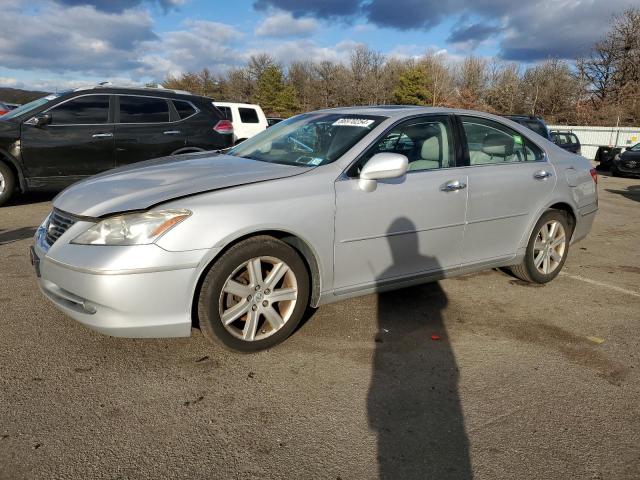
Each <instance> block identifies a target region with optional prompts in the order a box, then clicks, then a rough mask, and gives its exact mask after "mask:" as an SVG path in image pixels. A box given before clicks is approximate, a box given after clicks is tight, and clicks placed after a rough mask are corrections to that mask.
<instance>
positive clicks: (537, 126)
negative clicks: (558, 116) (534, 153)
mask: <svg viewBox="0 0 640 480" xmlns="http://www.w3.org/2000/svg"><path fill="white" fill-rule="evenodd" d="M522 123H523V124H524V126H525V127H527V128H529V129H530V130H533V131H534V132H536V133H537V134H538V135H541V136H543V137H544V138H547V135H548V133H547V129H546V128H545V127H544V125H542V123H540V122H535V121H528V120H525V121H524V122H522Z"/></svg>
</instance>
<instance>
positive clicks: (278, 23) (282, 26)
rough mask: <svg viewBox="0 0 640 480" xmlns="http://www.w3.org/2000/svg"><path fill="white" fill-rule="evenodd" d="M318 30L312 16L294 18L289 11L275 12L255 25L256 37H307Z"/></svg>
mask: <svg viewBox="0 0 640 480" xmlns="http://www.w3.org/2000/svg"><path fill="white" fill-rule="evenodd" d="M317 30H318V22H317V21H316V20H315V19H313V18H294V17H293V15H291V13H289V12H276V13H274V14H272V15H270V16H269V17H267V18H265V20H264V21H263V22H262V23H261V24H260V25H258V26H257V27H256V30H255V34H256V36H258V37H275V38H284V37H308V36H311V35H312V34H314V33H315V32H316V31H317Z"/></svg>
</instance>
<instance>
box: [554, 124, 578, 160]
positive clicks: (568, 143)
mask: <svg viewBox="0 0 640 480" xmlns="http://www.w3.org/2000/svg"><path fill="white" fill-rule="evenodd" d="M551 141H552V142H553V143H555V144H556V145H558V146H559V147H560V148H563V149H565V150H566V151H567V152H571V153H575V154H576V155H582V148H581V146H580V140H578V137H577V136H576V134H575V133H573V132H569V131H562V130H553V131H552V132H551Z"/></svg>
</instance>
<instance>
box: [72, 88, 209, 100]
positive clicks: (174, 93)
mask: <svg viewBox="0 0 640 480" xmlns="http://www.w3.org/2000/svg"><path fill="white" fill-rule="evenodd" d="M91 93H110V94H113V95H117V94H120V95H140V96H149V97H162V98H183V99H185V100H187V99H196V98H197V99H206V100H208V101H210V102H212V101H213V99H212V98H209V97H203V96H201V95H194V94H192V93H190V92H187V91H184V90H173V89H170V88H156V87H118V86H111V85H108V86H107V85H104V86H103V85H97V86H93V87H87V88H77V89H75V90H72V91H70V92H65V96H75V95H87V94H91Z"/></svg>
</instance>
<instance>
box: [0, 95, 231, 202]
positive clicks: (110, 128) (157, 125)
mask: <svg viewBox="0 0 640 480" xmlns="http://www.w3.org/2000/svg"><path fill="white" fill-rule="evenodd" d="M232 142H233V126H232V124H231V122H230V121H229V120H227V119H225V117H224V115H223V114H222V113H221V112H220V110H218V109H217V108H216V107H215V106H214V105H213V103H212V99H211V98H207V97H200V96H196V95H191V94H189V93H188V92H182V91H178V90H168V89H163V88H116V87H112V86H101V85H100V86H97V87H93V88H89V89H82V90H75V91H72V92H65V93H62V94H52V95H48V96H46V97H43V98H40V99H38V100H34V101H33V102H30V103H27V104H25V105H22V106H20V107H18V108H16V109H15V110H12V111H10V112H9V113H7V114H6V115H3V116H2V117H0V205H2V204H3V203H5V202H6V201H7V200H8V199H9V198H10V197H11V195H12V194H13V193H14V192H15V191H16V190H19V191H21V192H26V191H31V190H52V191H57V190H61V189H63V188H64V187H66V186H67V185H70V184H71V183H73V182H76V181H78V180H80V179H82V178H85V177H87V176H90V175H94V174H96V173H99V172H102V171H104V170H108V169H110V168H113V167H117V166H121V165H126V164H129V163H133V162H139V161H141V160H148V159H151V158H156V157H162V156H165V155H175V154H180V153H191V152H199V151H205V150H217V149H223V148H227V147H229V146H231V145H232Z"/></svg>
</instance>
